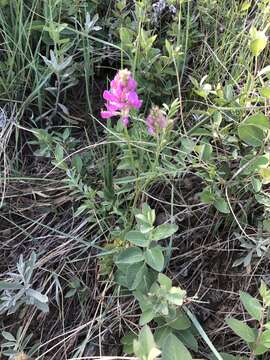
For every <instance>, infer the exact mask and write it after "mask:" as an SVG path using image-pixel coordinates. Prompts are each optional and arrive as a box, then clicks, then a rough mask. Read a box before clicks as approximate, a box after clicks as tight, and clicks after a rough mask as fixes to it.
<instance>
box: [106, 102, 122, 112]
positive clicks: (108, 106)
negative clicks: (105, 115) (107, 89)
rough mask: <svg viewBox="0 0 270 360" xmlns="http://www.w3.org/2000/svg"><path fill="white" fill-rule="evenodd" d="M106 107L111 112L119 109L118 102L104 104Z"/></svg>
mask: <svg viewBox="0 0 270 360" xmlns="http://www.w3.org/2000/svg"><path fill="white" fill-rule="evenodd" d="M106 108H107V110H108V111H112V112H115V111H117V110H119V109H120V108H119V106H118V104H117V105H116V104H112V103H108V104H106Z"/></svg>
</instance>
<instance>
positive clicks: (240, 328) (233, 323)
mask: <svg viewBox="0 0 270 360" xmlns="http://www.w3.org/2000/svg"><path fill="white" fill-rule="evenodd" d="M226 323H227V324H228V325H229V327H230V328H231V329H232V330H233V331H234V332H235V333H236V335H238V336H240V338H242V339H243V340H245V341H246V342H247V343H252V342H254V341H256V337H255V334H254V332H253V330H252V329H251V328H250V327H249V326H248V325H247V324H245V323H243V322H242V321H240V320H237V319H233V318H231V319H227V320H226Z"/></svg>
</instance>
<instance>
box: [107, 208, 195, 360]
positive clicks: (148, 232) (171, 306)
mask: <svg viewBox="0 0 270 360" xmlns="http://www.w3.org/2000/svg"><path fill="white" fill-rule="evenodd" d="M135 217H136V220H137V225H136V228H135V229H134V230H131V231H128V232H127V233H126V235H125V240H126V241H127V243H128V244H129V247H127V248H124V249H122V250H121V251H120V252H118V253H117V255H115V257H114V262H115V264H116V267H117V271H116V273H115V281H116V282H117V283H118V284H119V285H120V286H122V287H124V288H127V289H129V290H130V291H131V292H132V293H133V295H134V297H135V298H136V299H137V300H138V303H139V306H140V310H141V316H140V321H139V325H140V326H145V325H146V324H148V323H149V322H151V321H154V322H155V323H156V325H157V326H156V330H155V334H154V338H155V340H153V335H152V333H151V331H150V329H149V328H148V327H144V328H143V329H142V333H141V334H140V335H139V337H138V339H136V337H135V341H134V335H133V334H128V335H127V336H125V337H124V338H123V339H122V343H123V344H124V351H125V352H126V353H135V354H136V355H137V356H138V357H139V358H140V359H142V360H143V359H147V360H151V359H155V357H156V356H157V355H158V354H159V351H158V349H162V348H163V347H165V346H168V344H167V342H168V341H169V342H172V343H175V344H176V345H175V346H176V348H175V350H171V351H172V352H173V354H172V356H171V357H168V354H166V355H164V356H165V357H163V358H164V359H168V360H169V359H174V358H175V357H174V356H175V355H176V354H178V356H179V355H181V354H182V355H183V356H184V354H189V351H188V350H187V348H186V346H187V347H189V348H191V349H193V350H196V349H197V341H196V338H195V336H194V334H193V332H192V330H191V323H190V321H189V319H188V317H187V316H186V314H185V313H184V311H183V310H182V309H181V307H182V305H183V304H184V302H185V300H186V292H185V291H184V290H182V289H181V288H179V287H175V286H173V284H172V280H171V279H170V278H169V277H167V276H166V275H164V274H162V273H161V272H162V271H163V270H164V269H165V267H166V265H167V263H168V261H169V257H170V253H171V246H167V247H165V246H164V241H162V240H164V239H166V238H168V237H170V236H172V235H173V234H174V233H175V232H176V231H177V229H178V227H177V226H176V225H173V224H162V225H159V226H157V227H155V226H154V222H155V211H154V210H153V209H151V208H150V207H149V206H148V205H146V204H144V205H143V209H142V212H137V213H136V214H135ZM160 241H162V244H163V245H161V244H160V243H159V242H160ZM146 338H148V340H146ZM168 338H169V340H168ZM133 341H134V342H133ZM154 341H155V342H156V343H157V347H156V346H155V342H154ZM145 342H147V345H146V343H145ZM180 350H181V351H182V352H180ZM166 356H167V357H166ZM185 356H186V355H185ZM188 356H189V357H188ZM188 356H186V357H185V359H189V358H190V359H191V355H190V354H189V355H188Z"/></svg>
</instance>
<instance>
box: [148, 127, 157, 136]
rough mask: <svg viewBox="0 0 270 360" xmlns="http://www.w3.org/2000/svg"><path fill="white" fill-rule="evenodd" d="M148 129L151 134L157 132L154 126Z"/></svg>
mask: <svg viewBox="0 0 270 360" xmlns="http://www.w3.org/2000/svg"><path fill="white" fill-rule="evenodd" d="M147 130H148V133H149V134H150V135H154V134H155V129H154V128H153V127H149V128H148V129H147Z"/></svg>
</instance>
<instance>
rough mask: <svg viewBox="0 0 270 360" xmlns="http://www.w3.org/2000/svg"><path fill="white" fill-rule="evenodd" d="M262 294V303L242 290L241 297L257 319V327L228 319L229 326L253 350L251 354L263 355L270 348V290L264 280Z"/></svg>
mask: <svg viewBox="0 0 270 360" xmlns="http://www.w3.org/2000/svg"><path fill="white" fill-rule="evenodd" d="M260 295H261V298H262V303H261V302H260V301H259V300H258V299H256V298H254V297H252V296H251V295H249V294H248V293H245V292H243V291H241V292H240V299H241V302H242V304H243V306H244V308H245V310H246V311H247V312H248V314H249V315H250V316H251V317H252V318H253V319H255V320H256V321H257V325H256V327H250V326H249V325H247V324H246V323H245V322H243V321H240V320H237V319H234V318H229V319H227V320H226V322H227V324H228V325H229V327H230V328H231V329H232V330H233V331H234V332H235V333H236V334H237V335H238V336H239V337H240V338H241V339H243V340H244V341H245V342H246V343H247V345H248V346H249V349H250V351H251V354H252V355H251V356H253V358H254V356H255V355H262V354H264V353H266V352H268V350H269V349H270V331H269V330H268V329H269V319H268V316H269V315H268V314H269V309H268V308H269V305H270V302H269V299H270V291H269V290H268V289H267V287H266V285H265V283H264V282H262V283H261V287H260Z"/></svg>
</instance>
